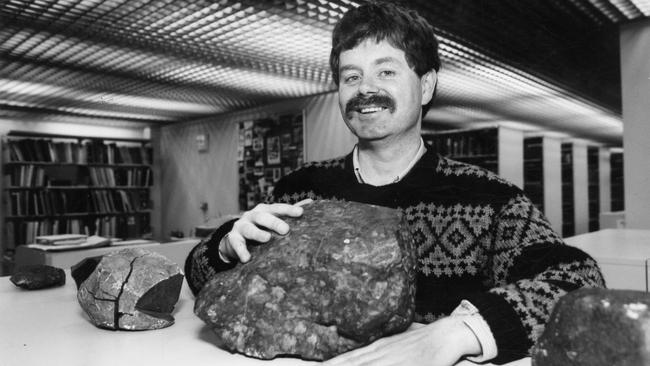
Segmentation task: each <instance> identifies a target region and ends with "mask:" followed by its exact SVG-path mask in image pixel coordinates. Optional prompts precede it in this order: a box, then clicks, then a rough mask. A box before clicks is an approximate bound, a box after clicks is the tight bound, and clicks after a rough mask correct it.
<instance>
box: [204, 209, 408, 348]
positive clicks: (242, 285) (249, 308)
mask: <svg viewBox="0 0 650 366" xmlns="http://www.w3.org/2000/svg"><path fill="white" fill-rule="evenodd" d="M304 208H305V212H304V214H303V216H302V217H301V218H297V219H294V218H286V221H287V223H288V224H289V225H290V227H291V232H290V233H289V234H287V235H286V236H274V237H273V238H272V240H271V242H269V243H267V244H263V245H253V244H251V245H249V248H250V251H251V254H252V259H251V261H250V262H249V263H247V264H238V265H237V267H235V268H234V269H232V270H230V271H225V272H221V273H218V274H217V275H216V276H215V277H214V278H213V279H211V281H210V282H208V283H207V284H206V285H205V286H204V288H203V289H202V290H201V292H200V293H199V296H198V297H197V300H196V303H195V306H194V312H195V313H196V314H197V315H198V316H199V317H200V318H201V319H202V320H203V321H205V322H206V323H207V324H208V325H210V326H211V327H212V329H213V331H214V332H215V333H216V335H217V339H218V345H219V346H220V347H222V348H225V349H227V350H230V351H235V352H240V353H244V354H246V355H249V356H253V357H257V358H262V359H271V358H274V357H276V356H281V355H282V356H295V357H301V358H304V359H312V360H324V359H328V358H331V357H334V356H336V355H338V354H340V353H343V352H346V351H349V350H351V349H354V348H357V347H360V346H363V345H366V344H368V343H370V342H372V341H374V340H375V339H377V338H380V337H382V336H384V335H388V334H393V333H397V332H400V331H403V330H405V329H406V328H407V327H408V326H409V324H410V323H411V321H412V318H413V314H414V309H415V305H414V304H415V303H414V299H415V264H416V262H415V260H416V259H415V258H416V254H415V249H414V244H413V242H412V239H411V237H410V235H409V233H408V230H407V229H406V225H405V223H404V222H403V221H402V218H401V216H400V214H399V212H398V211H397V210H393V209H389V208H385V207H378V206H371V205H365V204H360V203H352V202H335V201H318V202H314V203H312V204H309V205H307V206H305V207H304Z"/></svg>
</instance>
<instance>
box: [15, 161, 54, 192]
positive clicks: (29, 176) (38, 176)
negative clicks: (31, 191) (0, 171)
mask: <svg viewBox="0 0 650 366" xmlns="http://www.w3.org/2000/svg"><path fill="white" fill-rule="evenodd" d="M48 184H49V179H48V177H47V174H46V173H45V169H43V167H39V166H36V165H21V166H17V167H13V169H12V170H11V172H10V173H9V174H5V175H4V185H5V187H43V186H46V185H48Z"/></svg>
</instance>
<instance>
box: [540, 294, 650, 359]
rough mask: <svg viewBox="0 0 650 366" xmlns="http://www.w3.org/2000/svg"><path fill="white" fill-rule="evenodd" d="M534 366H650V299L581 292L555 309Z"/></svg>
mask: <svg viewBox="0 0 650 366" xmlns="http://www.w3.org/2000/svg"><path fill="white" fill-rule="evenodd" d="M532 364H533V365H534V366H636V365H650V294H648V293H647V292H642V291H632V290H606V289H600V288H590V289H580V290H576V291H573V292H571V293H569V294H567V295H565V296H564V297H562V298H561V299H560V301H559V302H558V303H557V305H555V308H554V309H553V313H552V314H551V318H550V320H549V322H548V323H547V324H546V329H545V330H544V333H543V334H542V336H541V337H540V338H539V340H538V341H537V344H535V347H533V352H532Z"/></svg>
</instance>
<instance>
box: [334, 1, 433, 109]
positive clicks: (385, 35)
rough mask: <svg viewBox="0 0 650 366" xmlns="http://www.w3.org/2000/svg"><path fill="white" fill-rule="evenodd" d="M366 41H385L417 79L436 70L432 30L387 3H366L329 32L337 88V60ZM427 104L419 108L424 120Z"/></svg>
mask: <svg viewBox="0 0 650 366" xmlns="http://www.w3.org/2000/svg"><path fill="white" fill-rule="evenodd" d="M367 39H374V40H375V41H377V42H381V41H384V40H386V41H388V43H390V44H391V45H392V46H393V47H395V48H398V49H400V50H402V51H404V53H405V55H406V62H407V63H408V65H409V66H410V67H411V68H412V69H413V71H415V73H416V74H417V75H418V76H422V75H424V74H426V73H427V72H429V71H431V70H435V71H436V72H438V70H440V56H439V55H438V40H437V38H436V36H435V34H434V32H433V27H431V25H430V24H429V22H427V20H426V19H424V18H423V17H421V16H420V15H419V14H417V13H416V12H415V11H413V10H410V9H406V8H404V7H402V6H399V5H396V4H392V3H389V2H376V1H373V2H369V3H367V4H364V5H361V6H359V7H358V8H353V9H351V10H349V11H348V12H347V13H345V15H343V18H341V19H340V20H339V22H338V23H336V26H335V27H334V31H333V32H332V51H331V52H330V68H331V70H332V77H333V78H334V82H335V83H336V85H337V86H338V85H339V57H340V55H341V52H343V51H347V50H351V49H353V48H354V47H356V46H358V45H359V44H361V43H362V42H363V41H365V40H367ZM432 102H433V98H431V102H429V103H428V104H426V105H424V106H423V107H422V115H423V116H424V115H425V114H426V113H427V112H428V110H429V107H430V106H431V103H432Z"/></svg>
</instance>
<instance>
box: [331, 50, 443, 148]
mask: <svg viewBox="0 0 650 366" xmlns="http://www.w3.org/2000/svg"><path fill="white" fill-rule="evenodd" d="M339 65H340V66H339V75H340V82H339V107H340V108H341V112H342V114H343V119H344V120H345V123H346V124H347V125H348V128H349V129H350V130H351V131H352V133H354V134H355V135H356V136H357V137H358V138H359V139H360V140H381V139H386V138H395V137H397V138H398V137H400V136H402V135H405V134H407V133H409V132H410V133H413V132H416V133H417V134H418V135H419V126H420V119H421V116H420V115H421V111H422V104H426V103H428V102H429V101H430V100H431V97H432V94H433V87H434V86H435V81H436V79H435V78H436V75H435V72H434V71H431V72H430V73H427V74H425V75H423V76H422V77H419V76H418V75H417V74H416V73H415V71H414V70H413V69H411V67H409V65H408V63H407V62H406V55H405V54H404V51H402V50H400V49H398V48H395V47H393V46H391V45H390V43H388V42H386V41H382V42H379V43H377V42H375V41H374V40H366V41H364V42H362V43H361V44H359V45H358V46H357V47H355V48H353V49H351V50H347V51H343V52H341V55H340V57H339Z"/></svg>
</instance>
